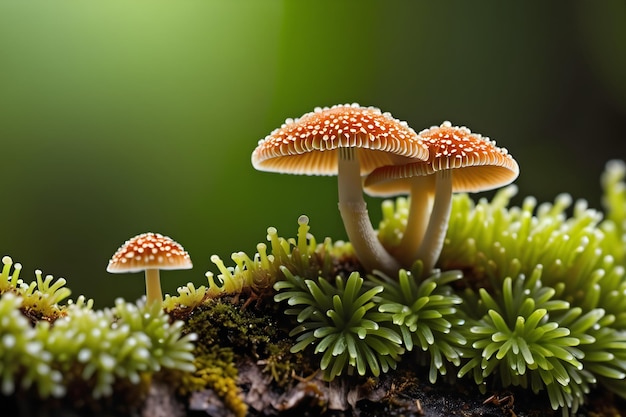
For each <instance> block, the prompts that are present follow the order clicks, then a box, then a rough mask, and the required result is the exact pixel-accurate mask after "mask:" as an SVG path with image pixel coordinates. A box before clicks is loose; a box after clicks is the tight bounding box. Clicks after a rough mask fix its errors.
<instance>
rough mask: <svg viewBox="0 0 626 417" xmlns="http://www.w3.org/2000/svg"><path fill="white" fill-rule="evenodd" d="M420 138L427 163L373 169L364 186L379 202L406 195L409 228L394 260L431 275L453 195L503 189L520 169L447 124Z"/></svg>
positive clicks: (484, 141)
mask: <svg viewBox="0 0 626 417" xmlns="http://www.w3.org/2000/svg"><path fill="white" fill-rule="evenodd" d="M419 136H420V138H421V139H422V140H423V142H424V143H425V144H426V145H427V146H428V148H429V153H430V156H429V159H428V161H426V162H415V161H414V162H412V163H409V164H404V165H397V164H396V165H389V166H385V167H380V168H377V169H375V170H374V171H373V172H371V173H370V174H369V176H368V177H367V178H366V179H365V184H364V186H365V191H366V192H367V193H369V194H372V195H377V196H383V195H386V196H388V195H395V194H400V193H410V208H409V216H408V219H407V227H406V229H405V231H404V235H403V236H402V239H401V241H400V244H399V245H398V247H397V249H396V252H394V255H395V256H396V257H397V258H398V259H399V261H400V262H401V263H402V264H403V265H404V266H410V265H411V264H412V263H413V262H415V261H416V260H417V259H421V260H422V261H423V263H424V272H425V273H429V272H430V271H431V270H432V268H433V267H434V265H435V262H436V261H437V259H438V258H439V254H440V253H441V249H442V247H443V242H444V238H445V234H446V231H447V228H448V220H449V217H450V207H451V203H452V192H453V191H457V192H458V191H464V192H479V191H486V190H490V189H493V188H498V187H501V186H504V185H507V184H509V183H511V182H512V181H513V180H515V179H516V178H517V176H518V174H519V167H518V165H517V162H516V161H515V160H514V159H513V158H512V157H511V155H510V154H509V153H508V151H507V150H506V149H505V148H500V147H497V146H496V143H495V142H494V141H492V140H490V139H489V138H488V137H483V136H481V135H479V134H476V133H472V132H471V131H470V130H469V129H468V128H466V127H456V126H452V124H451V123H450V122H444V123H442V124H441V126H433V127H431V128H430V129H425V130H423V131H421V132H420V133H419ZM433 197H434V201H433V202H432V209H431V212H430V217H429V220H428V226H427V227H425V224H426V222H425V218H426V216H427V215H428V208H429V207H430V205H431V202H430V200H431V199H432V198H433Z"/></svg>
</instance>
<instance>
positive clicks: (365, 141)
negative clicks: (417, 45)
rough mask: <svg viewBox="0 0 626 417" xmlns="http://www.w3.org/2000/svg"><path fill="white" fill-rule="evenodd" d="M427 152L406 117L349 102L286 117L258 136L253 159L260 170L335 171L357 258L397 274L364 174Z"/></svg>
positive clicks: (368, 265) (423, 156)
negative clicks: (371, 209)
mask: <svg viewBox="0 0 626 417" xmlns="http://www.w3.org/2000/svg"><path fill="white" fill-rule="evenodd" d="M427 157H428V149H427V148H426V146H425V145H424V144H423V143H422V142H421V140H420V139H419V138H418V137H417V134H416V133H415V131H414V130H413V129H411V128H410V127H409V126H408V125H407V124H406V123H405V122H401V121H399V120H397V119H395V118H393V117H392V116H391V115H390V114H389V113H382V112H381V111H380V110H379V109H377V108H375V107H361V106H359V105H358V104H351V105H350V104H346V105H335V106H332V107H325V108H316V109H315V110H314V111H313V112H311V113H307V114H305V115H303V116H302V117H301V118H299V119H295V120H294V119H287V120H286V121H285V123H284V124H283V125H282V126H281V127H280V128H278V129H276V130H274V131H273V132H272V133H270V134H269V135H268V136H266V137H265V139H263V140H261V141H259V144H258V146H257V148H256V149H255V150H254V152H253V153H252V165H253V166H254V167H255V168H256V169H258V170H261V171H272V172H282V173H291V174H305V175H337V181H338V189H339V211H340V213H341V218H342V220H343V223H344V227H345V229H346V233H347V235H348V238H349V240H350V242H351V243H352V246H353V248H354V251H355V254H356V256H357V258H358V259H359V261H360V262H361V264H362V265H363V266H364V267H365V268H366V269H367V270H369V271H372V270H379V271H382V272H384V273H386V274H395V273H397V271H398V270H399V268H400V265H399V264H398V262H397V261H396V260H395V258H393V257H392V256H391V255H389V253H387V251H386V250H385V249H384V247H383V246H382V244H381V243H380V241H379V240H378V236H377V235H376V232H375V231H374V228H373V227H372V224H371V222H370V219H369V216H368V212H367V205H366V203H365V200H364V199H363V189H362V176H363V175H365V174H368V173H369V172H371V171H372V170H374V169H375V168H377V167H380V166H385V165H391V164H397V163H409V162H410V161H413V160H414V159H415V158H418V159H420V160H425V159H426V158H427Z"/></svg>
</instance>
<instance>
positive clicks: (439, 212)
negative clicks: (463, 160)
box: [416, 169, 452, 274]
mask: <svg viewBox="0 0 626 417" xmlns="http://www.w3.org/2000/svg"><path fill="white" fill-rule="evenodd" d="M451 206H452V171H451V170H449V169H444V170H441V171H437V173H436V176H435V200H434V202H433V209H432V212H431V213H430V219H429V221H428V227H427V228H426V233H425V234H424V240H423V241H422V244H421V245H420V247H419V250H418V251H417V256H416V260H417V259H421V260H422V262H423V264H424V269H423V271H424V274H430V273H431V272H432V270H433V268H434V266H435V263H436V262H437V260H438V259H439V255H440V254H441V249H442V248H443V242H444V239H445V237H446V232H447V230H448V221H449V219H450V208H451Z"/></svg>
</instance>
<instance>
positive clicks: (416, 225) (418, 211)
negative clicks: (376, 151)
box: [394, 177, 432, 268]
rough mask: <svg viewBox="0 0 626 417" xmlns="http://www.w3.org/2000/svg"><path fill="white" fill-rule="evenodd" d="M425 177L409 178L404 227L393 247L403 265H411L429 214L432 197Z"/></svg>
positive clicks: (395, 254) (422, 236) (396, 256)
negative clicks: (399, 238) (397, 242)
mask: <svg viewBox="0 0 626 417" xmlns="http://www.w3.org/2000/svg"><path fill="white" fill-rule="evenodd" d="M427 181H428V179H427V178H425V177H414V178H412V179H411V188H410V199H409V213H408V216H407V222H406V227H405V229H404V233H403V235H402V238H401V240H400V243H399V245H398V246H397V247H396V248H395V249H394V256H395V258H396V259H398V260H399V261H400V263H402V265H403V266H404V267H407V268H409V267H411V265H412V264H413V262H415V259H416V258H415V254H416V253H417V251H418V249H419V247H420V245H421V243H422V241H423V238H424V234H425V233H426V226H427V224H428V216H429V214H430V209H431V204H432V198H431V196H430V193H429V192H428V190H427V187H426V186H425V185H427V184H425V183H426V182H427Z"/></svg>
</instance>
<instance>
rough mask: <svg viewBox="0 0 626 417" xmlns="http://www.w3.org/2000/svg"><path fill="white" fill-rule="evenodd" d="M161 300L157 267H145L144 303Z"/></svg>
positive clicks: (148, 303) (161, 294)
mask: <svg viewBox="0 0 626 417" xmlns="http://www.w3.org/2000/svg"><path fill="white" fill-rule="evenodd" d="M157 301H158V302H160V303H161V302H163V293H161V279H160V276H159V270H158V269H146V304H147V305H150V304H152V303H154V302H157Z"/></svg>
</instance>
